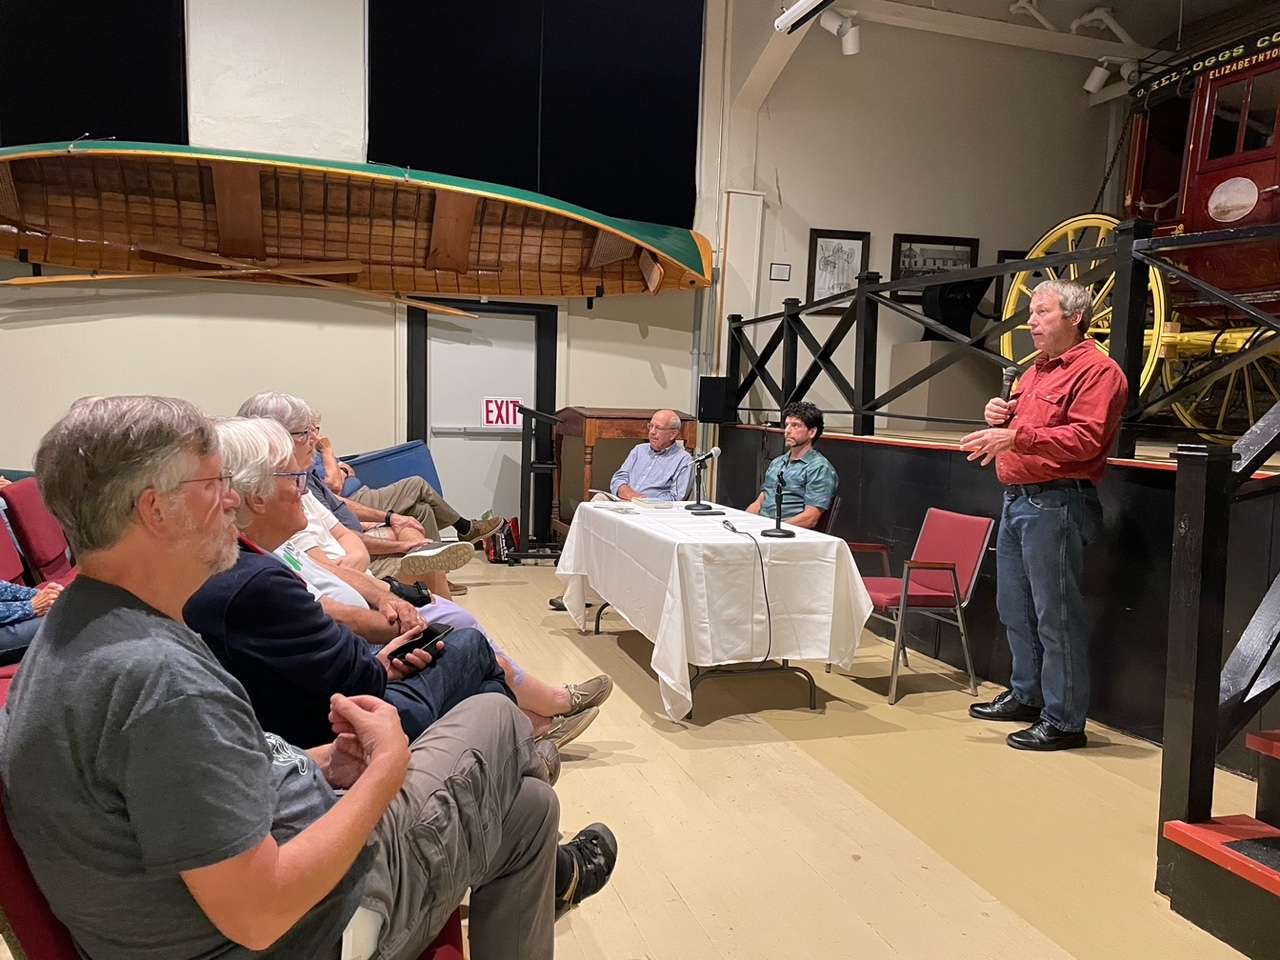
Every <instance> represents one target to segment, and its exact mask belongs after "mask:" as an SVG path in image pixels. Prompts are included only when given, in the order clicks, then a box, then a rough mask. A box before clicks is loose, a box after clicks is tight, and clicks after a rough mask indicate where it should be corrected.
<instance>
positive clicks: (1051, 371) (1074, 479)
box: [961, 280, 1129, 750]
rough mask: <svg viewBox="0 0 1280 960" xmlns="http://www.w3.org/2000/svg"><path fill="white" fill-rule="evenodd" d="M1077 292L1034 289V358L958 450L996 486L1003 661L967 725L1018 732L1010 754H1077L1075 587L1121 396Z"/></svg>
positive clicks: (1079, 632)
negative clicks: (996, 686) (1001, 674)
mask: <svg viewBox="0 0 1280 960" xmlns="http://www.w3.org/2000/svg"><path fill="white" fill-rule="evenodd" d="M1092 312H1093V298H1092V294H1091V293H1090V292H1089V290H1088V289H1087V288H1085V287H1083V286H1081V285H1080V284H1078V283H1072V282H1070V281H1065V280H1046V281H1044V282H1043V283H1040V284H1038V285H1037V286H1036V289H1035V292H1034V295H1033V296H1032V298H1031V315H1030V318H1029V320H1028V326H1029V327H1030V331H1031V339H1032V340H1033V341H1034V343H1035V345H1036V348H1037V349H1038V350H1039V351H1040V357H1039V359H1037V360H1036V362H1035V365H1034V366H1033V367H1032V368H1031V369H1030V370H1028V371H1027V372H1026V374H1025V375H1024V376H1023V377H1022V381H1021V383H1020V384H1019V389H1018V391H1017V393H1016V394H1015V395H1014V396H1013V397H1012V398H1011V399H1009V400H1007V401H1006V400H1002V399H1000V398H999V397H996V398H994V399H992V400H990V401H989V402H988V403H987V407H986V410H985V412H984V416H985V419H986V421H987V423H988V424H990V429H987V430H979V431H977V432H976V433H971V434H969V435H968V436H967V437H965V438H964V440H963V441H962V443H961V446H962V448H963V449H964V450H967V451H968V452H969V459H970V460H978V459H979V458H981V465H982V466H984V467H985V466H986V465H987V464H989V463H990V462H991V461H992V460H994V461H995V464H996V476H997V477H999V478H1000V482H1001V483H1002V484H1004V486H1005V492H1004V509H1003V512H1002V514H1001V517H1000V534H999V536H998V538H997V540H996V606H997V607H998V609H999V611H1000V621H1001V622H1002V623H1003V624H1004V626H1005V631H1006V633H1007V634H1008V638H1009V649H1010V651H1011V653H1012V654H1013V674H1012V677H1011V680H1010V686H1011V687H1012V689H1010V690H1006V691H1005V692H1004V693H1002V694H1000V696H998V697H996V698H995V700H993V701H991V702H990V703H976V704H974V705H973V706H971V707H970V708H969V714H970V715H971V716H974V717H977V718H978V719H980V720H1014V721H1025V722H1030V723H1031V724H1032V725H1031V726H1030V727H1028V728H1027V729H1025V730H1019V731H1017V732H1016V733H1011V734H1009V738H1008V742H1009V745H1010V746H1011V747H1016V748H1018V749H1020V750H1067V749H1070V748H1072V747H1082V746H1084V745H1085V734H1084V721H1085V713H1086V711H1087V710H1088V707H1089V629H1088V622H1087V618H1086V616H1085V609H1084V602H1083V598H1082V597H1081V594H1080V579H1081V574H1082V573H1083V570H1084V548H1085V546H1087V545H1088V544H1089V543H1090V542H1091V541H1092V540H1093V539H1094V538H1095V537H1096V536H1097V533H1098V531H1099V530H1100V528H1101V525H1102V506H1101V504H1100V503H1099V502H1098V491H1097V487H1096V484H1097V482H1098V481H1099V480H1100V479H1101V478H1102V473H1103V471H1104V470H1105V469H1106V466H1107V452H1108V451H1109V450H1110V449H1111V441H1112V440H1113V439H1114V438H1115V434H1116V429H1117V427H1119V425H1120V414H1121V412H1122V411H1123V410H1124V405H1125V400H1126V399H1127V398H1128V394H1129V390H1128V385H1127V383H1126V382H1125V377H1124V374H1123V373H1122V372H1121V370H1120V367H1119V365H1117V364H1116V362H1115V361H1114V360H1112V359H1111V358H1110V357H1108V356H1107V355H1106V354H1104V353H1103V352H1102V351H1101V350H1099V349H1098V348H1097V346H1096V344H1094V343H1093V341H1091V340H1089V339H1088V338H1087V337H1086V332H1087V331H1088V329H1089V319H1090V317H1091V315H1092Z"/></svg>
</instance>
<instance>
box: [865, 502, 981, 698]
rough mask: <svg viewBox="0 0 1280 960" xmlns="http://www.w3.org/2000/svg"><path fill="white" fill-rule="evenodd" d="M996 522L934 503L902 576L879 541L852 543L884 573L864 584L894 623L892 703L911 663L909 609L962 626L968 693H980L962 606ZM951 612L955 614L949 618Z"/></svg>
mask: <svg viewBox="0 0 1280 960" xmlns="http://www.w3.org/2000/svg"><path fill="white" fill-rule="evenodd" d="M994 527H995V521H994V520H992V519H991V518H990V517H971V516H969V515H968V514H963V513H952V512H950V511H949V510H939V509H938V508H937V507H930V508H929V509H928V511H927V512H926V513H925V515H924V525H923V526H922V527H921V528H920V536H919V538H918V539H917V540H916V547H915V549H914V550H912V551H911V559H910V560H908V561H907V562H906V564H904V566H903V570H902V576H901V577H892V576H890V575H889V549H888V547H886V546H885V545H884V544H881V543H853V542H850V543H849V549H850V550H851V551H853V552H854V553H878V554H879V555H880V561H881V563H882V565H883V567H884V576H882V577H866V578H864V580H863V582H864V583H865V584H866V586H867V593H869V594H870V595H871V602H872V604H873V605H874V609H873V610H872V613H871V615H872V616H873V617H876V618H877V619H879V620H883V621H885V622H886V623H892V624H894V627H895V629H894V637H893V666H892V668H891V669H890V673H889V702H890V703H891V704H892V703H897V702H898V666H899V661H901V663H902V665H907V648H906V645H905V643H904V636H903V623H904V622H905V620H906V615H907V613H908V612H909V611H914V612H915V613H920V614H923V615H924V616H926V617H930V618H931V619H934V620H939V621H941V622H942V623H949V624H951V625H952V626H955V627H958V628H959V630H960V646H961V648H962V649H963V650H964V663H965V666H966V667H967V668H968V671H969V694H970V696H975V697H976V696H977V695H978V678H977V677H976V676H975V675H974V672H973V657H972V655H971V654H970V653H969V634H968V632H967V631H966V630H965V625H964V608H965V607H967V606H968V605H969V599H970V598H971V597H972V596H973V588H974V585H975V584H976V583H977V582H978V570H979V568H980V567H981V566H982V555H983V554H984V553H985V552H986V549H987V544H988V543H989V542H990V541H991V531H992V529H993V528H994ZM943 611H947V612H949V613H950V614H951V616H947V615H946V614H945V613H943Z"/></svg>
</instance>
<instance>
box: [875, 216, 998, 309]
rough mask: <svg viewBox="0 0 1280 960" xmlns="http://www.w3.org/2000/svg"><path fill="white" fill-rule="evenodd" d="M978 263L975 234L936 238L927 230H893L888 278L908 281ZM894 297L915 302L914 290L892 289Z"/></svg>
mask: <svg viewBox="0 0 1280 960" xmlns="http://www.w3.org/2000/svg"><path fill="white" fill-rule="evenodd" d="M977 265H978V238H977V237H940V236H934V235H933V234H928V233H895V234H894V235H893V261H892V266H891V268H890V274H889V279H890V280H909V279H911V278H912V277H923V276H927V275H929V274H931V273H950V272H951V271H954V270H969V269H971V268H973V267H976V266H977ZM891 296H892V297H893V299H894V300H897V301H899V302H901V303H919V302H920V293H919V291H916V290H907V291H897V290H895V291H893V293H892V294H891Z"/></svg>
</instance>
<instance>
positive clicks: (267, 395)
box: [236, 390, 320, 433]
mask: <svg viewBox="0 0 1280 960" xmlns="http://www.w3.org/2000/svg"><path fill="white" fill-rule="evenodd" d="M236 414H237V415H238V416H241V417H266V418H267V419H268V420H275V421H276V422H277V423H280V424H283V426H284V428H285V429H286V430H288V431H289V432H290V433H299V432H301V431H303V430H306V429H307V428H308V427H309V426H311V425H312V424H313V423H315V422H316V421H317V420H319V419H320V415H319V414H318V413H316V411H315V409H314V408H312V406H311V404H309V403H307V401H305V400H303V399H302V398H301V397H295V396H294V395H293V394H292V393H279V392H277V391H275V390H264V391H263V392H262V393H255V394H254V395H253V396H252V397H250V398H249V399H248V400H246V401H245V402H244V403H242V404H240V409H239V410H237V411H236Z"/></svg>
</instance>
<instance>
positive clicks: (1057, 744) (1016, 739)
mask: <svg viewBox="0 0 1280 960" xmlns="http://www.w3.org/2000/svg"><path fill="white" fill-rule="evenodd" d="M1005 739H1006V740H1007V741H1008V743H1009V746H1011V747H1013V748H1014V749H1015V750H1074V749H1076V748H1077V747H1083V746H1084V745H1085V744H1086V743H1088V742H1089V738H1088V737H1086V736H1085V735H1084V731H1083V730H1077V731H1076V732H1074V733H1068V732H1067V731H1066V730H1059V729H1058V728H1057V727H1055V726H1054V725H1053V724H1052V723H1050V722H1049V721H1048V720H1041V721H1040V722H1039V723H1035V724H1032V725H1031V726H1029V727H1027V729H1025V730H1018V731H1016V732H1015V733H1011V734H1009V736H1008V737H1006V738H1005Z"/></svg>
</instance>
